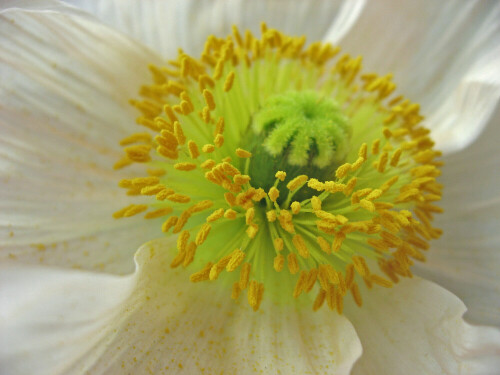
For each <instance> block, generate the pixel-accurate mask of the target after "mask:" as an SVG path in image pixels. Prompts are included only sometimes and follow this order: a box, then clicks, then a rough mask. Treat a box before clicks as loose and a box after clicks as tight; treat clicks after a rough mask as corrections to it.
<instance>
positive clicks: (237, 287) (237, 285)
mask: <svg viewBox="0 0 500 375" xmlns="http://www.w3.org/2000/svg"><path fill="white" fill-rule="evenodd" d="M240 294H241V288H240V283H238V282H235V283H234V284H233V288H232V289H231V298H232V299H234V300H236V299H238V297H239V296H240Z"/></svg>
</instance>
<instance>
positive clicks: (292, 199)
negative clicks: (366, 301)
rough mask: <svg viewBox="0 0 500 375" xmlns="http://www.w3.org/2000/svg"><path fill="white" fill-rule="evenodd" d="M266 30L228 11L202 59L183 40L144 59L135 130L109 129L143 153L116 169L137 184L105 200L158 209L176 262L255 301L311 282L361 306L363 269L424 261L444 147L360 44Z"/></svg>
mask: <svg viewBox="0 0 500 375" xmlns="http://www.w3.org/2000/svg"><path fill="white" fill-rule="evenodd" d="M261 32H262V35H261V36H260V37H257V36H254V35H253V34H252V33H251V32H249V31H245V32H244V33H240V31H239V30H238V29H237V28H236V27H233V29H232V35H231V36H229V37H228V38H227V39H221V38H216V37H214V36H211V37H209V38H208V40H207V42H206V43H205V46H204V50H203V52H202V54H201V57H200V58H199V59H197V58H194V57H191V56H189V55H187V54H186V53H184V52H183V51H180V52H179V56H178V58H177V59H175V60H171V61H170V62H168V63H167V64H166V65H165V66H154V65H150V66H149V70H150V72H151V75H152V82H151V83H150V84H146V85H143V86H142V87H141V88H140V91H139V95H140V96H141V98H140V99H137V100H131V101H130V103H131V105H133V106H134V107H135V108H136V109H137V110H138V111H139V117H138V118H137V119H136V122H137V125H139V126H140V127H141V130H140V131H138V132H133V130H131V135H130V136H128V137H126V138H123V139H122V140H121V141H119V142H120V145H121V146H122V147H123V150H124V154H123V155H122V157H121V158H120V159H119V160H118V161H117V162H116V163H115V165H114V166H113V168H115V169H121V168H126V167H127V166H129V165H130V164H134V163H138V164H139V165H142V166H144V167H145V168H144V169H145V170H147V172H145V175H144V176H142V177H136V178H130V179H125V180H121V181H120V183H119V186H120V187H122V188H124V189H126V192H127V195H129V196H131V197H135V196H140V198H141V199H142V200H141V201H140V202H139V203H140V204H129V205H127V206H126V207H124V208H122V209H121V210H118V211H117V212H115V213H114V214H113V216H114V217H115V218H116V219H123V218H126V217H131V216H135V215H138V214H142V213H144V214H143V216H144V218H145V219H150V220H151V221H150V225H158V226H160V224H156V221H155V220H154V219H156V218H163V224H161V230H162V231H163V232H164V233H166V234H167V235H171V234H170V233H173V234H175V235H177V253H176V255H175V257H174V258H173V260H172V262H171V266H172V267H179V266H181V265H182V266H183V267H186V268H189V269H190V272H191V276H190V280H191V281H193V282H201V281H214V282H215V280H218V281H217V283H218V284H220V285H226V286H227V288H228V294H230V296H231V298H232V299H235V300H236V299H238V298H240V296H241V294H244V293H246V294H247V295H246V300H247V301H248V304H249V305H250V306H251V307H252V309H254V310H258V309H259V308H260V306H261V303H262V300H263V297H264V290H266V298H268V297H267V295H269V298H272V299H275V301H274V302H276V303H291V301H293V300H294V299H297V301H302V300H308V298H304V296H303V294H307V293H309V292H311V291H312V290H313V289H314V288H315V286H316V285H317V286H318V287H317V288H316V289H315V291H314V293H315V296H313V298H314V302H313V304H312V309H313V310H314V311H316V310H318V309H320V308H321V307H322V306H324V305H327V306H328V307H329V308H330V309H331V310H336V311H337V312H338V313H340V314H341V313H342V311H343V306H344V298H346V296H347V295H348V294H350V295H352V299H353V301H354V303H356V304H357V305H358V306H360V307H361V306H362V302H363V301H362V296H361V292H360V287H359V285H361V284H360V283H361V282H363V283H364V284H365V285H366V286H367V288H368V289H370V288H373V287H386V288H388V287H392V286H393V285H394V284H395V283H397V282H399V280H400V279H401V278H403V277H412V273H411V269H410V268H411V266H412V265H413V264H414V262H416V261H425V255H424V254H423V252H424V251H426V250H428V249H429V241H430V240H431V239H434V238H438V237H439V236H440V235H441V230H439V229H438V228H434V227H433V226H432V220H433V216H434V214H436V213H441V212H442V209H441V208H440V207H438V206H436V205H435V202H436V201H438V200H440V198H441V195H442V191H443V186H442V185H440V184H439V183H438V182H437V181H436V179H437V178H438V176H439V175H440V169H439V168H440V167H441V165H442V162H441V161H439V160H438V158H439V157H440V156H441V153H440V152H439V151H436V150H434V148H433V147H434V143H433V142H432V140H431V139H430V138H429V131H428V130H427V129H425V128H424V127H422V126H421V125H420V123H421V121H422V120H423V117H422V116H421V115H420V113H419V112H420V106H419V105H418V104H416V103H412V102H410V101H409V100H408V99H406V98H404V97H403V96H401V95H398V96H396V95H395V94H393V92H394V91H395V88H396V85H395V84H394V83H393V82H392V75H391V74H388V75H385V76H378V75H377V74H374V73H362V59H361V57H360V56H357V57H351V56H349V55H343V56H339V57H338V58H337V57H336V55H337V54H338V52H339V48H338V47H336V46H332V45H330V44H324V43H321V42H314V43H310V44H309V45H306V41H305V38H304V37H292V36H287V35H285V34H283V33H281V32H279V31H277V30H274V29H272V28H269V27H267V26H266V25H265V24H263V25H262V26H261ZM131 199H133V198H131ZM147 199H150V201H148V200H147ZM131 203H132V202H131ZM158 229H159V230H160V228H158ZM235 249H236V250H235ZM269 251H271V252H273V253H272V254H271V256H270V254H269V253H268V252H269ZM368 264H369V265H370V268H369V267H368ZM284 269H286V270H288V271H284V272H283V270H284ZM377 269H378V270H379V271H380V272H378V271H377ZM379 274H380V275H382V276H380V275H379ZM288 285H292V286H293V287H292V288H289V289H286V288H287V287H286V286H288ZM277 288H279V290H276V289H277ZM281 288H283V290H281ZM229 290H230V292H229ZM269 292H270V293H269ZM347 298H350V296H348V297H347ZM294 303H297V302H294Z"/></svg>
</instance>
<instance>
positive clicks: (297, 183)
mask: <svg viewBox="0 0 500 375" xmlns="http://www.w3.org/2000/svg"><path fill="white" fill-rule="evenodd" d="M308 179H309V177H307V176H306V175H305V174H303V175H300V176H297V177H295V178H294V179H293V180H292V181H290V182H289V183H288V184H287V185H286V187H287V188H288V190H290V191H294V190H296V189H298V188H299V187H301V186H302V185H304V184H305V183H306V182H307V180H308Z"/></svg>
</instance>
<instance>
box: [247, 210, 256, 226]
mask: <svg viewBox="0 0 500 375" xmlns="http://www.w3.org/2000/svg"><path fill="white" fill-rule="evenodd" d="M254 217H255V209H254V208H253V207H250V208H249V209H248V210H247V211H246V212H245V223H246V224H247V225H250V224H252V222H253V219H254Z"/></svg>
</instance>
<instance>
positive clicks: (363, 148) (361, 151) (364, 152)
mask: <svg viewBox="0 0 500 375" xmlns="http://www.w3.org/2000/svg"><path fill="white" fill-rule="evenodd" d="M367 150H368V145H367V144H366V143H363V144H362V145H361V147H360V148H359V151H358V157H360V158H363V159H364V160H366V158H367Z"/></svg>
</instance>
